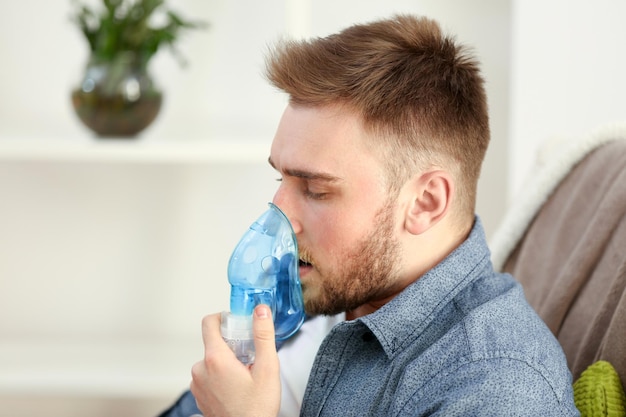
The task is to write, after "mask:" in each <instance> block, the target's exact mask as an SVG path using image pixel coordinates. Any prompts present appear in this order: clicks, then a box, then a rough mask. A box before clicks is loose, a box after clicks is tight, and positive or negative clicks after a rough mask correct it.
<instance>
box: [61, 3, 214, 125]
mask: <svg viewBox="0 0 626 417" xmlns="http://www.w3.org/2000/svg"><path fill="white" fill-rule="evenodd" d="M98 1H100V0H98ZM101 3H102V4H101V7H99V8H97V9H94V8H92V7H90V6H88V5H85V4H84V3H82V2H81V1H80V0H73V6H74V11H73V14H72V16H71V20H72V21H73V22H74V23H75V24H77V25H78V27H79V29H80V30H81V31H82V33H83V34H84V36H85V38H86V40H87V42H88V45H89V50H90V56H89V60H88V63H87V66H86V69H85V74H84V77H83V79H82V80H81V83H80V85H79V86H78V87H77V88H76V89H74V90H73V91H72V104H73V106H74V109H75V111H76V114H77V115H78V117H79V118H80V120H81V121H82V122H83V123H84V124H85V125H86V126H87V127H89V128H90V129H91V130H93V131H94V132H95V133H96V134H97V135H99V136H102V137H133V136H135V135H136V134H138V133H139V132H140V131H141V130H143V129H144V128H145V127H147V126H148V125H149V124H150V123H152V121H153V120H154V119H155V118H156V116H157V115H158V113H159V110H160V108H161V102H162V92H161V91H160V90H159V89H158V88H157V86H156V85H155V83H154V82H153V80H152V77H151V76H150V74H149V72H148V64H149V63H150V61H151V59H152V58H153V57H154V56H155V54H156V53H157V52H158V51H159V49H160V48H161V47H163V46H167V47H169V48H170V50H171V51H172V52H173V54H174V55H175V57H176V58H177V59H178V60H179V62H180V63H184V61H183V59H182V56H181V54H180V53H179V52H178V50H177V49H176V48H175V43H176V41H177V40H178V39H179V37H180V34H181V33H182V32H184V31H186V30H190V29H199V28H204V27H206V23H205V22H202V21H191V20H186V19H184V18H183V17H181V16H180V15H179V14H178V13H176V12H174V11H173V10H172V9H170V8H169V7H167V6H166V5H165V0H101Z"/></svg>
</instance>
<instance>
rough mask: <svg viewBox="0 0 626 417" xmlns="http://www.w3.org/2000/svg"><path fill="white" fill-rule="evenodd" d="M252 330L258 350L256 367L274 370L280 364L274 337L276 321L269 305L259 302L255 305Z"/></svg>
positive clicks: (255, 347) (255, 346)
mask: <svg viewBox="0 0 626 417" xmlns="http://www.w3.org/2000/svg"><path fill="white" fill-rule="evenodd" d="M252 332H253V334H254V349H255V350H256V359H255V365H254V367H255V368H259V367H267V368H268V369H267V370H268V371H270V372H274V370H275V369H274V368H275V367H276V366H277V365H278V356H277V355H276V341H275V339H274V321H273V320H272V310H270V308H269V306H267V305H265V304H259V305H258V306H256V307H255V309H254V318H253V322H252Z"/></svg>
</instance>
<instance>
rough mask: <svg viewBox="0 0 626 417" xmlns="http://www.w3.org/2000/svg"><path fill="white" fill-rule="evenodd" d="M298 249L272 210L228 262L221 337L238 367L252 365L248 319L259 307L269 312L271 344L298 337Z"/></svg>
mask: <svg viewBox="0 0 626 417" xmlns="http://www.w3.org/2000/svg"><path fill="white" fill-rule="evenodd" d="M298 263H299V258H298V244H297V241H296V236H295V233H294V231H293V228H292V226H291V223H290V222H289V219H287V216H285V214H284V213H283V212H282V211H281V210H280V209H279V208H278V207H277V206H276V205H274V204H272V203H269V209H268V210H267V211H266V212H265V213H263V214H262V215H261V216H260V217H259V218H258V219H257V220H256V221H255V222H254V223H252V225H251V226H250V228H249V229H248V231H247V232H246V233H245V234H244V235H243V237H242V238H241V240H240V241H239V243H238V244H237V246H236V247H235V250H234V251H233V253H232V255H231V257H230V261H229V262H228V281H229V283H230V286H231V290H230V291H231V292H230V312H224V313H222V324H221V331H222V337H223V338H224V340H225V341H226V342H227V344H228V345H229V346H230V348H231V349H232V350H233V352H234V353H235V355H236V356H237V358H238V359H239V360H240V361H241V362H242V363H244V364H246V365H249V364H251V363H254V358H255V350H254V340H253V335H252V313H253V310H254V308H255V307H256V306H257V305H259V304H266V305H268V306H269V307H270V309H271V310H272V317H273V320H274V329H275V332H276V340H277V341H282V340H285V339H287V338H289V337H290V336H292V335H293V334H294V333H296V332H297V331H298V329H299V328H300V326H301V325H302V323H303V322H304V315H305V313H304V302H303V299H302V288H301V286H300V273H299V269H298Z"/></svg>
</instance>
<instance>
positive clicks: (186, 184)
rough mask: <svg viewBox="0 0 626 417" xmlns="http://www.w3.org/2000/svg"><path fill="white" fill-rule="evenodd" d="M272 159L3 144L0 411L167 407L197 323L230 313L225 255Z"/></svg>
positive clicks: (186, 371) (140, 143)
mask: <svg viewBox="0 0 626 417" xmlns="http://www.w3.org/2000/svg"><path fill="white" fill-rule="evenodd" d="M269 150H270V146H269V144H268V143H263V142H261V141H254V140H248V141H246V140H241V138H237V140H232V141H230V140H225V139H224V140H197V141H192V140H187V141H174V140H153V139H150V138H146V139H139V140H113V139H106V140H104V139H101V140H97V139H93V138H90V139H85V138H83V139H71V140H70V139H67V140H60V139H53V140H48V139H43V138H28V139H23V138H11V137H1V136H0V195H2V196H3V198H2V200H3V202H2V203H0V311H1V312H2V314H1V315H0V403H3V404H5V403H6V404H8V406H9V409H14V410H15V409H16V410H35V409H36V408H34V406H33V405H32V403H33V401H35V402H36V401H39V400H37V399H38V398H40V399H41V401H43V402H45V404H46V407H47V411H49V414H48V413H46V414H48V415H51V416H55V417H56V416H63V417H74V416H80V415H85V413H87V414H88V415H113V414H115V412H113V411H111V410H110V407H112V404H115V405H119V406H120V407H121V406H123V405H124V404H126V405H127V406H128V407H130V408H128V409H129V410H130V409H132V410H139V409H140V408H141V407H143V408H141V409H142V410H148V411H143V412H139V411H128V412H126V411H124V412H120V413H121V414H116V415H133V416H136V415H146V416H149V415H152V416H154V415H156V414H157V412H158V411H159V410H161V409H162V407H164V406H167V405H168V404H170V403H171V402H173V401H174V400H175V399H176V398H177V396H178V395H179V394H180V393H181V392H182V391H183V390H185V389H186V388H187V387H188V386H189V381H190V369H191V366H192V365H193V363H195V362H196V361H197V360H199V359H200V358H201V357H202V356H201V355H202V341H201V334H200V321H201V319H202V317H203V316H204V315H205V314H209V313H212V312H216V311H220V310H223V309H225V308H226V307H227V305H228V283H227V280H226V274H225V270H226V264H227V260H228V257H229V256H230V252H231V251H232V249H233V248H234V246H235V244H236V242H237V241H238V239H239V238H240V237H241V235H242V234H243V233H244V232H245V230H246V229H247V227H248V226H249V225H250V224H251V222H252V221H254V220H255V219H256V218H257V217H258V215H259V214H260V213H261V211H262V210H264V209H265V207H266V203H267V201H270V200H271V198H272V195H273V192H274V190H275V186H276V183H275V181H273V180H274V173H273V171H272V170H271V168H270V167H269V165H268V163H267V157H268V155H269ZM33 399H34V400H33ZM43 402H42V404H43ZM55 404H56V405H58V407H59V408H58V410H57V411H54V410H53V409H52V408H50V407H53V406H54V405H55ZM98 407H102V408H101V410H102V411H100V412H98V411H95V410H98V409H99V408H98ZM107 407H109V408H107ZM133 407H134V408H133ZM1 408H2V407H0V416H2V417H4V416H3V414H2V410H1ZM94 413H96V414H94ZM98 413H100V414H98ZM110 413H113V414H110ZM26 415H32V413H31V414H28V413H27V414H24V416H26Z"/></svg>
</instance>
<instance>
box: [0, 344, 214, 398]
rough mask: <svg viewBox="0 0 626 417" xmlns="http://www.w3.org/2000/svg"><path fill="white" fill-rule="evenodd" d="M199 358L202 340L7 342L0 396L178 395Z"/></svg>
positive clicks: (0, 364)
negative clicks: (193, 341) (195, 341)
mask: <svg viewBox="0 0 626 417" xmlns="http://www.w3.org/2000/svg"><path fill="white" fill-rule="evenodd" d="M200 359H202V346H201V343H200V342H198V343H195V344H194V343H187V344H184V343H180V342H172V341H167V342H163V341H153V342H150V341H140V342H137V341H127V342H119V341H118V342H115V343H112V342H103V343H95V342H61V341H40V340H38V341H37V343H26V342H6V341H3V342H0V394H2V395H6V394H18V395H22V394H34V393H36V394H45V395H61V396H62V395H73V396H98V397H119V398H142V397H155V396H163V397H165V398H167V397H172V399H174V398H175V397H176V395H177V394H178V393H180V392H182V391H183V390H185V389H186V388H187V387H188V386H189V382H190V380H191V367H192V366H193V364H194V363H195V362H197V361H198V360H200Z"/></svg>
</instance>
